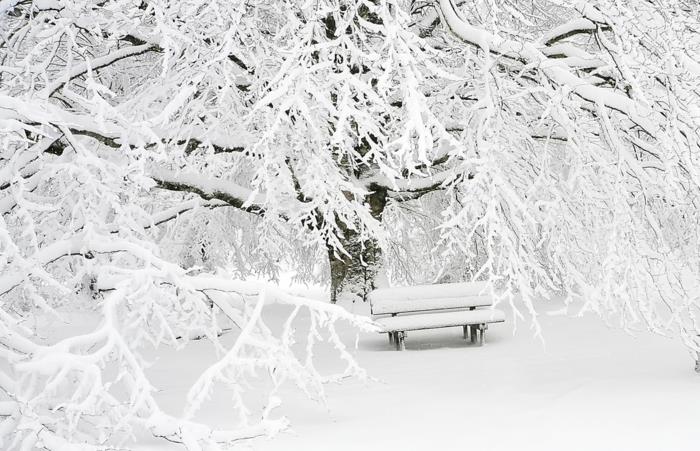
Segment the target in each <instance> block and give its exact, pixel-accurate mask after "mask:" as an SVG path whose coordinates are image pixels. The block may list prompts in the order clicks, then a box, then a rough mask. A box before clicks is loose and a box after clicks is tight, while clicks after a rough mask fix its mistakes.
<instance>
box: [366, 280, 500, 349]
mask: <svg viewBox="0 0 700 451" xmlns="http://www.w3.org/2000/svg"><path fill="white" fill-rule="evenodd" d="M487 289H488V287H487V285H486V283H485V282H472V283H446V284H439V285H415V286H411V287H400V288H380V289H377V290H374V291H372V292H371V293H370V295H369V300H370V305H371V308H372V319H373V320H374V322H375V323H376V324H378V325H379V327H380V332H381V333H386V334H388V335H389V342H390V343H395V344H396V349H397V350H400V351H402V350H404V349H405V346H404V339H405V337H406V331H409V330H422V329H437V328H441V327H454V326H462V331H463V336H464V338H465V339H467V338H469V337H470V336H471V342H472V343H476V341H477V333H478V336H479V344H483V343H484V334H485V333H486V329H487V328H488V325H489V324H490V323H500V322H503V321H505V314H504V313H503V312H502V311H501V310H496V309H494V308H492V305H493V300H492V299H491V297H490V296H488V295H484V294H482V293H484V292H486V291H487Z"/></svg>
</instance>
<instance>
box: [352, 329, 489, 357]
mask: <svg viewBox="0 0 700 451" xmlns="http://www.w3.org/2000/svg"><path fill="white" fill-rule="evenodd" d="M502 340H503V338H502V337H501V335H500V334H498V333H492V332H491V331H488V332H487V333H486V343H485V344H484V347H489V346H490V345H494V346H495V345H498V344H499V343H500V342H501V341H502ZM405 345H406V351H430V350H433V349H457V348H477V349H478V348H480V346H479V343H478V342H477V343H471V342H470V340H469V339H468V338H467V339H466V340H465V339H464V338H462V328H461V327H446V328H442V329H429V330H416V331H411V332H408V333H407V334H406V339H405ZM358 346H359V348H360V349H362V350H365V351H371V352H385V351H386V352H396V346H395V345H394V344H393V343H389V338H388V337H387V334H372V335H369V336H367V335H366V336H364V337H363V338H362V339H360V341H359V343H358Z"/></svg>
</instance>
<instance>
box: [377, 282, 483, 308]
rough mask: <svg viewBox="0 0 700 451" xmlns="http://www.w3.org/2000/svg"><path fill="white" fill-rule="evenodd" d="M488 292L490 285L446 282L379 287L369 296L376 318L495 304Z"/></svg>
mask: <svg viewBox="0 0 700 451" xmlns="http://www.w3.org/2000/svg"><path fill="white" fill-rule="evenodd" d="M482 293H483V294H482ZM487 293H488V283H487V282H462V283H445V284H438V285H415V286H412V287H399V288H380V289H377V290H374V291H372V292H371V293H370V294H369V300H370V303H371V307H372V314H373V315H386V314H391V313H397V314H398V313H410V312H421V311H428V310H443V309H456V308H467V307H487V306H490V305H492V304H493V300H492V299H491V297H490V296H489V295H488V294H487Z"/></svg>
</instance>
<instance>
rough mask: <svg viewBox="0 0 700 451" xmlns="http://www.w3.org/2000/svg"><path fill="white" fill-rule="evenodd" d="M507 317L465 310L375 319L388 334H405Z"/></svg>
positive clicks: (498, 313) (491, 310)
mask: <svg viewBox="0 0 700 451" xmlns="http://www.w3.org/2000/svg"><path fill="white" fill-rule="evenodd" d="M505 320H506V315H505V313H503V311H501V310H496V309H484V310H464V311H459V312H435V313H426V314H416V315H404V316H389V317H385V318H380V319H375V320H374V322H375V323H376V324H378V325H379V326H380V327H381V328H382V330H381V331H380V332H381V333H386V332H399V331H401V332H404V331H407V330H422V329H439V328H441V327H454V326H467V325H471V324H489V323H502V322H504V321H505Z"/></svg>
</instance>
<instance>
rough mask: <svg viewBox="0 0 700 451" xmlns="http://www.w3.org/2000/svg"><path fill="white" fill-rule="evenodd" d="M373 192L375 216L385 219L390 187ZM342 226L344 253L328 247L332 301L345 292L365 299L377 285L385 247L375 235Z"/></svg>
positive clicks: (371, 197) (379, 219)
mask: <svg viewBox="0 0 700 451" xmlns="http://www.w3.org/2000/svg"><path fill="white" fill-rule="evenodd" d="M371 188H372V189H373V191H372V193H371V194H370V195H369V196H367V202H368V203H369V207H370V211H371V213H372V216H373V217H374V218H375V219H377V220H378V221H381V219H382V213H383V212H384V207H385V206H386V190H385V189H383V188H381V187H377V186H372V187H371ZM340 226H341V227H340V228H341V230H342V232H343V236H341V237H340V240H341V243H342V245H343V248H345V251H346V252H347V253H348V254H349V255H346V254H342V253H340V252H339V251H337V250H335V249H334V248H333V247H330V246H329V247H328V248H327V251H328V262H329V264H330V275H331V302H332V303H336V302H337V301H338V298H339V297H340V295H341V294H343V293H347V294H353V295H356V296H358V297H360V298H361V299H362V300H363V301H366V300H367V295H368V294H369V293H370V291H372V290H374V288H375V287H376V278H377V273H378V271H379V267H380V265H381V259H382V250H381V247H380V246H379V243H378V242H377V240H375V239H373V238H369V239H367V238H365V239H362V238H361V237H360V236H359V234H358V233H357V232H356V231H354V230H351V229H349V228H347V227H345V226H344V225H343V224H342V223H341V224H340Z"/></svg>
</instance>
